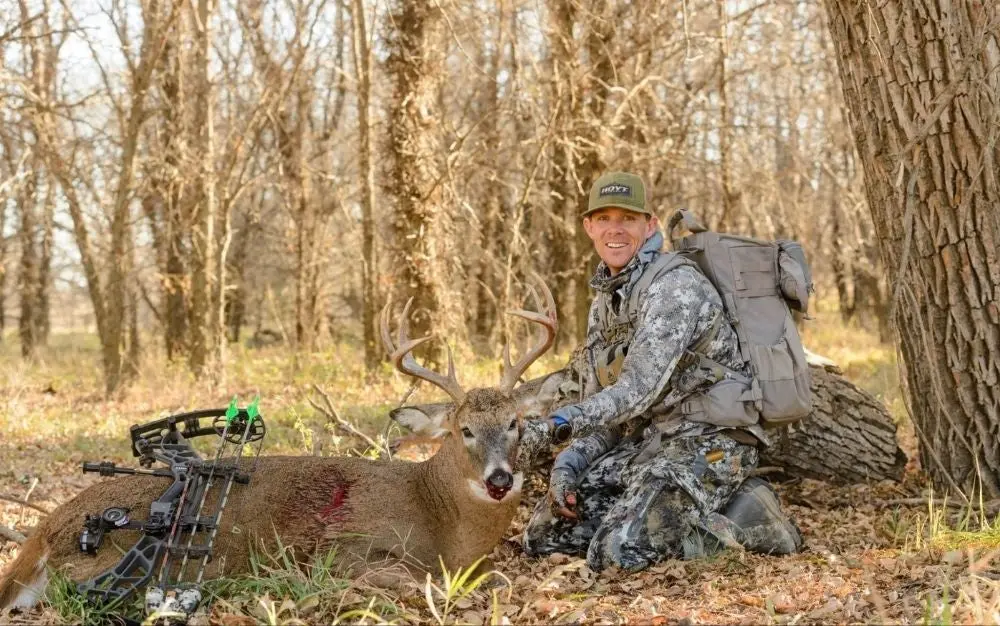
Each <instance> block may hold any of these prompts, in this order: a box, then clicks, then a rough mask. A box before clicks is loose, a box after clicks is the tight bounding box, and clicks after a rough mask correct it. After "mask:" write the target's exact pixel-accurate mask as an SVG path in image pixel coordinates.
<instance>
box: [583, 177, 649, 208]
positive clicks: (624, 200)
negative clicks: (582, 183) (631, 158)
mask: <svg viewBox="0 0 1000 626" xmlns="http://www.w3.org/2000/svg"><path fill="white" fill-rule="evenodd" d="M605 207H618V208H621V209H627V210H629V211H635V212H636V213H644V214H646V215H652V214H653V213H652V212H651V211H650V210H649V209H647V208H646V185H644V184H643V183H642V179H641V178H639V177H638V176H636V175H635V174H629V173H627V172H608V173H607V174H605V175H603V176H601V177H600V178H598V179H597V181H596V182H595V183H594V185H593V186H592V187H591V188H590V202H589V203H588V204H587V210H586V211H584V212H583V215H584V217H586V216H587V215H590V214H591V213H592V212H594V211H596V210H597V209H603V208H605Z"/></svg>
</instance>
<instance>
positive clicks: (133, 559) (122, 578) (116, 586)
mask: <svg viewBox="0 0 1000 626" xmlns="http://www.w3.org/2000/svg"><path fill="white" fill-rule="evenodd" d="M258 402H259V398H258V399H257V400H254V402H253V403H251V404H250V405H249V406H248V407H247V408H246V409H238V408H237V407H236V398H233V401H232V402H231V403H230V404H229V407H228V408H226V409H208V410H203V411H193V412H191V413H181V414H178V415H171V416H169V417H165V418H162V419H158V420H155V421H152V422H148V423H146V424H136V425H134V426H132V427H131V429H130V435H131V438H132V455H133V456H135V457H138V459H139V465H140V467H139V468H134V467H118V466H117V465H115V464H114V463H110V462H101V463H84V464H83V471H84V472H85V473H86V472H92V473H97V474H100V475H101V476H114V475H116V474H144V475H150V476H162V477H164V478H172V479H173V481H172V482H171V484H170V485H169V486H168V487H167V488H166V490H165V491H164V492H163V494H162V495H161V496H160V497H159V498H157V499H156V500H154V501H153V502H152V504H151V505H150V510H149V517H148V518H147V519H146V520H136V519H133V518H132V511H130V510H129V509H127V508H124V507H117V506H115V507H108V508H106V509H104V511H102V512H100V513H98V514H92V515H87V516H86V518H85V520H84V530H83V532H81V533H80V550H81V551H82V552H86V553H88V554H96V553H97V551H98V550H99V549H100V547H101V542H102V540H103V539H104V536H105V535H106V534H107V533H109V532H113V531H115V530H119V529H129V530H134V531H140V532H141V533H142V535H141V536H140V538H139V540H138V541H136V542H135V545H133V546H132V548H131V549H129V550H128V552H126V553H125V554H124V555H123V556H122V558H121V560H120V561H119V562H118V564H117V565H115V566H114V567H112V568H110V569H108V570H106V571H104V572H103V573H101V574H99V575H98V576H96V577H95V578H93V579H91V580H88V581H86V582H83V583H80V584H79V585H77V591H79V593H80V594H82V595H83V596H84V597H85V598H86V599H87V600H88V601H89V602H92V603H94V604H100V605H104V606H111V605H114V604H118V603H124V602H125V601H127V600H129V599H130V598H131V597H132V596H133V595H134V594H135V592H136V591H138V590H139V589H140V588H142V587H144V586H146V585H147V584H149V583H150V581H151V580H153V579H154V576H155V582H154V583H153V584H149V586H148V588H147V589H146V611H147V613H150V618H152V619H153V620H154V621H155V620H156V619H157V617H159V618H160V619H161V621H166V622H173V623H177V622H178V621H180V622H184V621H186V618H187V616H188V615H190V614H191V613H192V612H194V610H195V609H196V608H197V606H198V604H199V603H200V602H201V592H200V590H199V587H200V585H201V582H202V578H203V577H204V575H205V566H206V565H207V564H208V562H209V561H210V560H211V558H212V545H213V543H214V542H215V536H216V533H217V532H218V530H219V523H220V520H221V519H222V513H223V511H224V510H225V508H226V502H227V501H228V499H229V493H230V490H231V489H232V486H233V484H234V483H239V484H241V485H246V484H248V483H249V482H250V474H251V473H253V471H254V469H255V468H256V460H257V458H258V456H259V454H260V448H261V445H262V442H263V439H264V434H265V432H266V428H265V426H264V420H263V419H261V417H260V414H259V413H258V409H257V405H258ZM208 435H214V436H216V437H218V438H219V440H218V443H217V445H216V448H215V452H214V458H213V459H212V460H211V461H208V460H206V459H203V458H202V457H201V455H200V454H199V453H198V452H197V451H196V450H195V449H194V447H193V446H192V444H191V441H192V440H194V439H197V438H199V437H205V436H208ZM247 444H257V445H256V447H255V449H254V450H253V452H252V460H250V459H246V460H245V459H243V456H244V450H245V449H246V448H247ZM155 463H161V464H163V465H165V466H166V467H165V468H163V467H160V468H153V465H154V464H155ZM213 490H215V493H217V494H218V495H217V496H216V497H215V498H214V499H213V503H214V504H213V505H212V506H209V507H207V508H208V510H207V511H206V503H207V502H208V501H209V493H210V492H212V491H213ZM189 561H191V563H192V565H193V564H194V562H195V561H200V563H199V564H198V566H197V570H196V575H195V578H194V580H193V581H192V580H191V579H190V577H189V576H187V574H188V572H187V569H188V562H189Z"/></svg>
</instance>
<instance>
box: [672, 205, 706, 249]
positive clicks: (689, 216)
mask: <svg viewBox="0 0 1000 626" xmlns="http://www.w3.org/2000/svg"><path fill="white" fill-rule="evenodd" d="M678 225H683V226H684V228H686V229H687V230H688V231H690V232H691V233H694V234H697V233H704V232H706V231H708V229H707V228H705V225H704V224H702V223H701V221H699V220H698V218H697V217H695V216H694V213H692V212H691V211H688V210H687V209H678V210H677V211H675V212H674V214H673V215H671V216H670V220H669V221H668V222H667V238H668V239H670V242H671V243H673V242H675V241H677V239H676V238H675V237H674V230H675V229H676V228H677V226H678ZM674 247H675V248H676V246H674Z"/></svg>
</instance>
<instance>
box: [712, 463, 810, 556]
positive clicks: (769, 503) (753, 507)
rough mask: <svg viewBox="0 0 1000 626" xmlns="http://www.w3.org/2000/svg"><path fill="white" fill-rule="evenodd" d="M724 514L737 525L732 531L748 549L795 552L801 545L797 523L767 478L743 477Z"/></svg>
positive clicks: (769, 551)
mask: <svg viewBox="0 0 1000 626" xmlns="http://www.w3.org/2000/svg"><path fill="white" fill-rule="evenodd" d="M722 514H723V515H724V516H725V517H726V518H727V519H728V520H729V521H731V522H732V523H733V525H734V526H736V527H737V530H735V532H733V535H734V536H735V537H736V539H737V541H739V542H740V544H742V545H743V547H744V548H746V549H747V550H751V551H753V552H760V553H763V554H793V553H795V552H798V551H799V550H800V549H801V548H802V534H801V533H800V532H799V529H798V526H796V525H795V522H793V521H792V520H791V519H790V518H789V517H788V516H787V515H785V513H784V512H783V511H782V510H781V505H780V504H779V502H778V496H777V494H776V493H775V492H774V489H772V488H771V485H769V484H768V483H767V481H765V480H762V479H760V478H748V479H747V480H746V481H744V482H743V484H742V485H740V488H739V489H737V490H736V493H734V494H733V497H732V498H730V500H729V504H727V505H726V508H725V509H724V510H723V511H722Z"/></svg>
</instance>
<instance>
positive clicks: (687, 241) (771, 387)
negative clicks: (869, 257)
mask: <svg viewBox="0 0 1000 626" xmlns="http://www.w3.org/2000/svg"><path fill="white" fill-rule="evenodd" d="M679 225H683V226H684V227H685V228H686V229H687V230H688V231H690V233H691V234H690V235H688V236H686V237H681V238H674V230H675V229H676V228H677V226H679ZM667 230H668V234H669V237H670V241H671V243H672V245H673V248H674V250H675V251H676V252H677V253H678V255H679V256H681V257H683V258H684V259H687V260H689V261H692V262H694V264H696V265H697V266H698V268H699V269H700V270H701V271H702V273H703V274H705V276H706V277H707V278H708V279H709V280H710V281H711V282H712V284H713V285H714V286H715V288H716V289H717V290H718V291H719V295H720V296H722V302H723V305H724V308H725V313H726V317H727V318H728V319H729V321H730V322H731V323H732V324H733V327H734V328H735V330H736V335H737V337H738V338H739V343H740V354H741V355H742V357H743V360H744V361H745V362H747V363H748V364H749V366H750V371H751V372H752V379H751V380H750V381H749V389H748V390H747V392H745V393H743V394H742V397H741V399H742V400H743V401H744V402H747V403H749V402H752V404H753V406H754V408H755V409H756V412H757V413H758V414H759V415H760V418H761V419H760V422H761V424H762V425H763V426H765V427H777V426H783V425H785V424H789V423H791V422H795V421H798V420H800V419H802V418H803V417H805V416H806V415H808V414H809V412H810V411H811V410H812V394H811V391H810V389H809V384H810V377H809V366H808V364H807V363H806V355H805V351H804V350H803V348H802V340H801V339H800V338H799V333H798V330H797V329H796V328H795V322H794V320H793V319H792V315H791V310H792V309H794V310H797V311H800V312H802V313H806V312H807V310H808V307H809V294H810V292H811V291H812V282H811V276H810V271H809V265H808V264H807V263H806V259H805V254H804V253H803V251H802V246H800V245H799V244H798V243H796V242H794V241H761V240H759V239H753V238H750V237H741V236H739V235H730V234H726V233H716V232H712V231H709V230H708V229H706V228H705V227H704V226H703V225H702V224H701V223H700V222H699V221H698V220H697V219H696V218H695V217H694V216H693V215H692V214H691V213H690V212H689V211H686V210H680V211H677V212H676V213H675V214H674V215H673V216H672V217H671V218H670V221H669V223H668V226H667Z"/></svg>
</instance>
